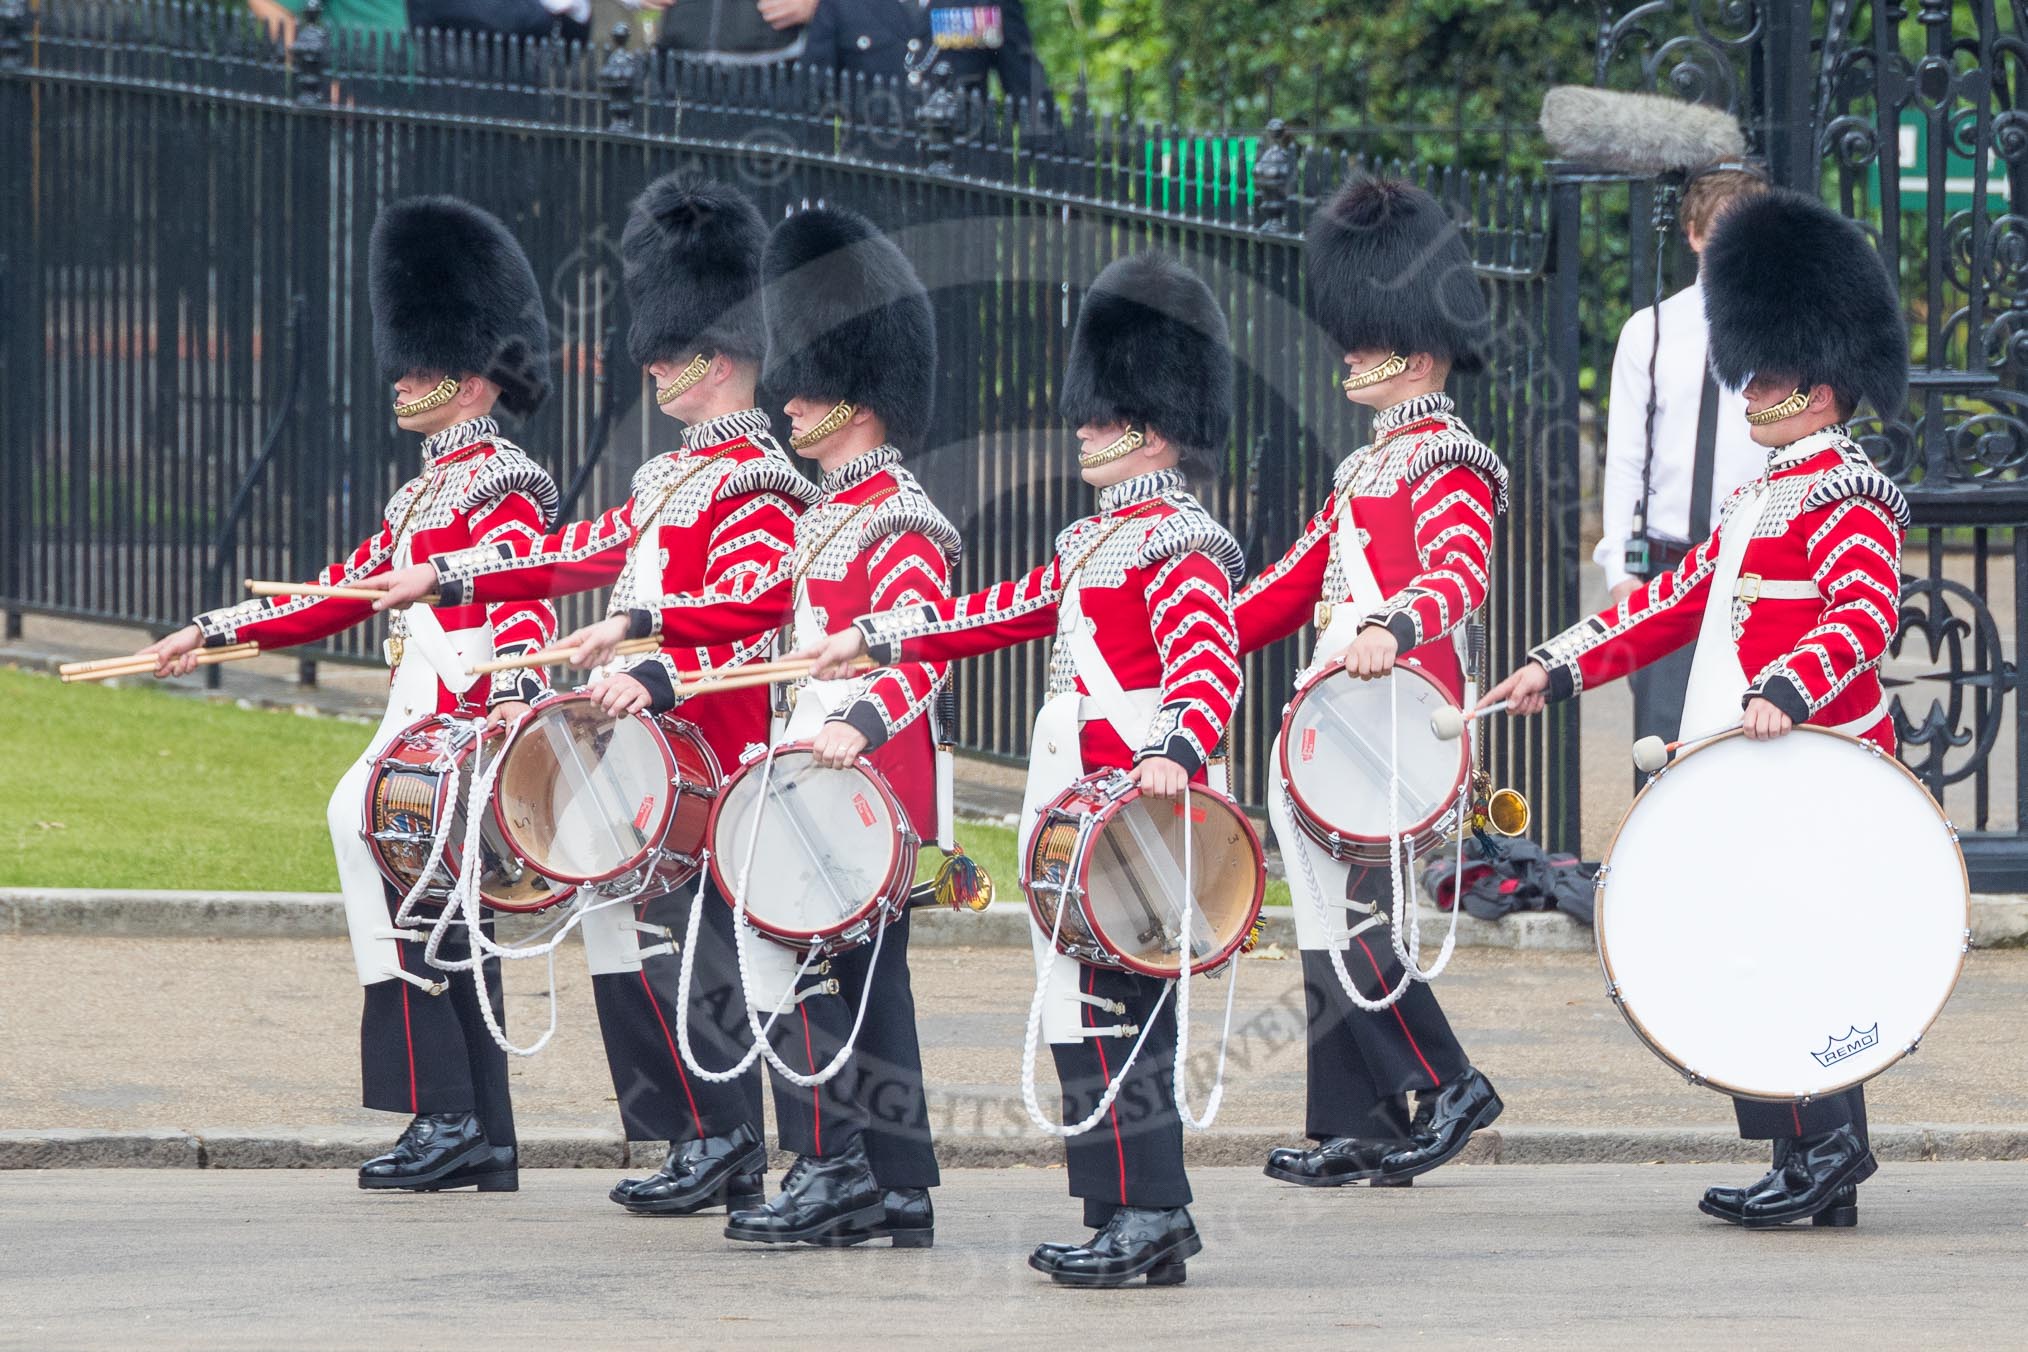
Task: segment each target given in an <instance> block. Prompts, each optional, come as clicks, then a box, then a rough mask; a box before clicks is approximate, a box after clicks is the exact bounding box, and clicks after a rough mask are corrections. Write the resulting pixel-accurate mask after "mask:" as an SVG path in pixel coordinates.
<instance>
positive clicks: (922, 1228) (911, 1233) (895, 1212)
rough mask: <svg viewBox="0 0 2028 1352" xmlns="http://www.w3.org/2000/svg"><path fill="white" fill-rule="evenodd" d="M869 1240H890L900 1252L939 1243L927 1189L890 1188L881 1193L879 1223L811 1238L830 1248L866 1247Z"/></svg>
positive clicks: (935, 1218) (814, 1242)
mask: <svg viewBox="0 0 2028 1352" xmlns="http://www.w3.org/2000/svg"><path fill="white" fill-rule="evenodd" d="M869 1239H887V1240H892V1241H893V1242H894V1247H895V1248H897V1249H927V1248H929V1247H930V1246H931V1245H932V1244H935V1243H936V1239H937V1216H936V1209H935V1208H934V1207H932V1206H931V1205H930V1195H929V1189H928V1188H889V1189H887V1191H886V1192H884V1193H882V1194H881V1198H880V1223H879V1224H877V1225H872V1226H868V1227H867V1228H865V1229H863V1230H860V1229H852V1230H840V1231H837V1232H836V1233H834V1234H829V1235H824V1236H822V1237H821V1238H817V1239H812V1240H811V1241H810V1243H812V1244H816V1245H820V1246H822V1247H824V1248H827V1249H843V1248H847V1247H849V1246H851V1245H853V1244H864V1243H865V1242H866V1241H867V1240H869Z"/></svg>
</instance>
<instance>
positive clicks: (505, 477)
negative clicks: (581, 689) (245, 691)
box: [195, 418, 557, 713]
mask: <svg viewBox="0 0 2028 1352" xmlns="http://www.w3.org/2000/svg"><path fill="white" fill-rule="evenodd" d="M556 504H557V495H556V484H555V482H554V481H553V480H551V478H550V477H549V474H548V472H547V471H545V470H544V469H543V468H542V467H541V466H539V465H537V464H536V463H535V462H534V461H533V460H531V459H529V457H528V455H527V454H526V453H525V452H523V451H522V450H521V449H520V448H519V447H518V446H515V445H514V444H513V443H512V442H509V441H507V440H505V439H504V438H502V437H501V435H500V429H499V426H498V424H496V423H495V422H494V421H493V420H492V419H491V418H472V419H469V420H467V421H465V422H461V423H459V424H457V425H456V426H455V427H449V428H446V429H444V430H443V431H441V432H438V433H437V434H436V435H434V436H432V437H430V438H429V439H428V440H427V441H425V442H424V443H423V472H422V473H421V474H419V475H417V476H416V477H415V478H413V479H410V480H409V481H408V482H407V483H405V484H403V485H402V486H401V487H400V488H399V489H397V490H396V491H395V494H394V496H393V497H392V498H389V499H388V502H387V509H386V511H385V513H384V514H383V519H382V521H381V526H380V530H379V531H378V532H377V533H376V534H374V535H373V536H372V537H371V538H369V539H367V540H364V541H362V542H361V543H360V545H359V547H358V548H357V549H355V550H353V551H352V553H351V555H350V556H349V557H347V558H346V559H345V560H344V561H343V562H340V563H334V564H332V565H331V566H330V567H328V568H326V569H324V571H323V572H321V573H319V574H318V575H317V577H316V579H315V580H316V581H317V582H319V583H321V584H323V585H325V586H347V585H350V584H352V583H356V582H358V581H360V580H361V579H362V578H368V577H372V576H374V575H375V574H377V573H384V572H387V571H389V570H390V569H392V568H393V567H394V566H395V564H396V561H397V557H398V556H400V555H405V556H406V557H405V558H402V559H401V562H404V563H406V562H416V563H420V562H423V561H425V560H428V559H431V558H433V557H435V556H436V555H439V554H443V553H448V552H453V551H460V550H468V549H473V548H481V549H485V550H487V551H489V552H492V553H495V554H510V555H511V554H519V553H525V552H526V551H527V550H528V549H529V547H530V546H531V545H532V544H533V543H534V542H535V541H537V540H539V539H540V538H541V537H542V532H543V530H544V529H545V528H546V527H547V526H548V524H549V520H550V517H551V516H552V514H553V513H554V512H555V511H556ZM373 614H374V612H373V605H372V602H370V601H355V600H346V599H343V598H338V597H327V596H278V597H269V598H264V599H261V600H254V601H246V602H242V603H241V604H239V605H236V606H227V607H225V608H224V609H221V610H213V611H207V612H206V613H204V614H202V615H199V616H198V617H197V619H196V621H195V623H196V625H197V627H198V628H199V629H200V630H201V631H203V634H204V642H205V646H206V647H219V646H222V645H225V644H229V643H258V644H260V645H261V647H262V648H264V649H265V648H286V647H291V646H294V645H296V644H301V643H314V642H316V641H317V640H318V639H322V638H328V637H329V636H331V635H332V634H335V633H337V632H339V631H340V630H342V629H349V628H351V627H352V626H353V625H355V624H358V623H360V622H361V621H362V620H368V619H371V618H373ZM436 618H437V621H438V622H439V623H440V624H441V625H442V626H443V628H444V629H445V630H447V631H452V632H456V631H458V630H465V629H476V628H478V627H479V626H481V625H489V626H491V628H492V630H493V652H494V654H495V656H499V657H514V656H518V655H520V654H523V653H529V652H534V651H535V650H536V649H538V648H541V647H543V646H544V645H545V644H547V643H549V642H550V641H551V640H552V639H554V638H555V636H556V612H555V611H554V610H553V609H552V608H551V607H549V606H548V605H545V604H543V603H541V602H537V601H526V600H514V601H506V602H501V603H498V604H487V603H483V602H476V601H472V600H469V599H467V600H465V601H463V602H461V603H459V604H445V605H440V606H438V607H437V609H436ZM388 622H389V629H390V632H391V633H392V634H393V636H394V637H395V638H397V639H400V638H402V637H404V636H405V635H406V633H407V623H408V622H407V617H406V616H403V615H401V614H399V613H397V614H394V615H391V616H389V621H388ZM548 688H549V684H548V681H547V680H546V679H545V678H544V677H543V675H542V673H541V672H540V671H539V670H537V671H525V672H514V673H507V672H503V673H500V674H498V675H495V676H491V677H486V676H482V677H480V678H479V679H478V680H477V681H476V682H475V683H474V684H473V685H472V686H471V688H470V689H468V690H467V691H466V692H465V693H464V694H463V695H462V696H460V695H458V694H456V693H455V692H453V691H452V690H451V689H450V688H449V687H447V686H445V685H444V684H443V683H442V682H441V681H439V682H438V684H437V710H438V712H440V713H451V712H454V711H457V710H459V709H465V710H471V709H477V708H484V707H486V706H488V705H491V704H499V703H503V702H505V701H508V700H532V699H535V698H538V697H539V696H541V695H542V694H543V693H544V692H545V691H546V690H547V689H548Z"/></svg>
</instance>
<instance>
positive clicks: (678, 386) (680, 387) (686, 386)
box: [655, 352, 717, 406]
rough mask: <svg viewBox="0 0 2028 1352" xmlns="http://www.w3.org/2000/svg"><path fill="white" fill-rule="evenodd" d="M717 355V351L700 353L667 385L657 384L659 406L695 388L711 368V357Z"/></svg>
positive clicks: (656, 391)
mask: <svg viewBox="0 0 2028 1352" xmlns="http://www.w3.org/2000/svg"><path fill="white" fill-rule="evenodd" d="M716 355H717V354H716V353H712V352H700V353H698V354H697V355H696V356H694V357H692V358H691V359H690V364H689V365H688V366H686V367H684V368H683V369H682V370H680V371H678V372H677V373H676V375H675V377H674V378H673V379H671V380H670V382H669V383H668V384H667V385H657V386H656V387H655V403H656V404H657V406H660V405H663V404H667V403H668V402H669V401H670V400H672V399H680V398H682V397H683V396H684V395H685V394H688V393H689V392H690V391H691V390H693V389H695V388H696V387H697V382H698V381H700V380H702V379H704V373H705V372H706V371H709V370H710V369H711V359H712V358H713V357H714V356H716Z"/></svg>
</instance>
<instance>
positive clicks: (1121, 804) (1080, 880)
mask: <svg viewBox="0 0 2028 1352" xmlns="http://www.w3.org/2000/svg"><path fill="white" fill-rule="evenodd" d="M1115 773H1117V771H1113V770H1101V771H1098V772H1097V773H1096V774H1092V775H1086V776H1085V777H1084V778H1083V779H1080V780H1078V781H1077V782H1076V783H1074V784H1072V785H1071V786H1070V787H1069V788H1067V789H1065V790H1064V791H1063V792H1062V793H1060V794H1058V795H1057V796H1056V797H1055V798H1053V799H1051V800H1050V802H1049V805H1048V807H1045V808H1044V809H1043V811H1044V812H1047V811H1049V809H1050V808H1054V807H1057V806H1059V805H1060V804H1062V803H1063V802H1064V801H1065V800H1066V799H1069V798H1072V797H1079V798H1082V797H1099V795H1097V794H1096V793H1094V792H1092V789H1091V787H1088V786H1091V785H1092V784H1093V781H1095V780H1097V779H1098V778H1100V777H1102V776H1104V775H1109V774H1115ZM1190 793H1191V796H1192V797H1193V798H1195V797H1205V798H1210V799H1214V800H1216V801H1217V802H1218V803H1219V804H1221V805H1222V806H1224V807H1225V808H1227V809H1228V810H1229V811H1230V812H1231V813H1232V816H1233V818H1234V819H1235V820H1236V821H1238V822H1239V824H1240V828H1241V830H1243V831H1244V832H1245V833H1246V838H1247V841H1248V842H1249V843H1250V844H1251V845H1252V846H1253V857H1254V860H1255V862H1256V863H1257V864H1260V863H1261V862H1262V861H1263V860H1264V857H1265V856H1264V852H1263V851H1262V849H1261V843H1260V832H1258V831H1256V830H1254V829H1253V822H1252V820H1251V819H1250V818H1248V817H1247V815H1246V814H1245V813H1244V812H1241V811H1240V810H1239V805H1238V804H1237V803H1235V802H1233V800H1232V799H1231V798H1230V797H1228V796H1227V795H1225V794H1222V793H1220V792H1219V791H1218V790H1217V789H1214V788H1212V787H1211V786H1210V785H1208V784H1192V785H1191V786H1190ZM1140 796H1141V790H1140V787H1139V786H1138V785H1136V786H1135V787H1134V788H1132V789H1131V790H1129V791H1128V792H1126V793H1122V794H1120V795H1118V796H1116V797H1113V798H1110V799H1109V800H1106V801H1101V802H1100V803H1099V804H1098V806H1097V808H1096V809H1095V810H1093V811H1092V812H1090V813H1087V814H1084V815H1085V816H1087V817H1088V818H1089V819H1090V825H1089V826H1088V827H1087V826H1085V825H1084V824H1083V823H1082V822H1081V823H1079V830H1078V838H1077V843H1076V845H1075V846H1074V847H1073V851H1072V854H1071V859H1070V862H1071V886H1072V888H1074V889H1075V894H1076V900H1077V908H1078V913H1079V914H1081V915H1082V916H1083V917H1084V923H1085V928H1087V929H1089V930H1090V931H1091V933H1092V937H1093V938H1095V939H1097V940H1098V942H1099V943H1100V945H1102V946H1103V947H1104V949H1105V951H1106V954H1107V957H1108V959H1109V961H1108V962H1107V963H1106V965H1108V966H1113V967H1117V968H1119V969H1121V970H1123V971H1128V972H1138V973H1139V974H1141V975H1142V976H1152V977H1161V978H1174V977H1175V976H1176V970H1177V969H1176V968H1174V967H1170V966H1165V965H1161V964H1156V963H1148V962H1142V961H1140V960H1139V959H1138V958H1132V957H1129V956H1127V954H1126V953H1125V952H1123V951H1122V950H1121V949H1120V947H1119V945H1118V944H1117V943H1116V942H1115V941H1114V940H1113V938H1112V936H1111V935H1110V934H1108V933H1106V928H1105V926H1104V925H1101V924H1100V923H1099V920H1098V917H1097V915H1095V914H1094V913H1093V911H1092V909H1091V844H1092V842H1093V841H1095V840H1097V839H1098V838H1099V835H1100V834H1101V833H1102V832H1103V831H1104V830H1105V829H1106V825H1107V823H1108V822H1110V821H1111V820H1112V819H1113V818H1114V817H1115V816H1116V815H1118V813H1119V812H1120V810H1121V809H1123V808H1125V807H1126V806H1127V804H1129V803H1131V802H1134V801H1135V800H1136V799H1138V798H1139V797H1140ZM1024 890H1025V889H1024ZM1266 899H1267V873H1266V871H1265V868H1264V866H1263V867H1256V868H1255V870H1254V877H1253V900H1252V902H1251V903H1250V904H1249V905H1248V906H1247V908H1246V911H1245V915H1246V923H1245V924H1243V925H1241V926H1240V927H1239V929H1238V932H1237V933H1236V934H1234V936H1233V938H1232V940H1231V941H1230V942H1229V943H1227V944H1226V945H1224V946H1223V947H1222V948H1220V949H1219V951H1218V952H1217V954H1216V955H1214V956H1212V957H1209V958H1205V959H1204V960H1202V961H1201V962H1193V963H1192V964H1191V965H1190V975H1192V976H1208V975H1210V974H1212V973H1214V972H1219V971H1223V970H1224V969H1225V968H1226V967H1227V966H1229V965H1231V963H1232V962H1233V961H1234V960H1235V959H1236V958H1237V957H1238V955H1239V950H1240V948H1241V947H1242V946H1243V945H1244V944H1245V943H1246V936H1247V934H1248V932H1249V931H1251V930H1252V929H1253V924H1254V921H1255V920H1257V919H1259V918H1260V910H1261V905H1262V903H1263V902H1264V901H1266ZM1028 905H1029V909H1030V912H1031V914H1032V913H1033V910H1034V906H1035V897H1034V894H1033V893H1032V892H1030V893H1029V897H1028ZM1198 909H1201V908H1198ZM1067 956H1073V957H1074V956H1076V955H1075V954H1069V955H1067Z"/></svg>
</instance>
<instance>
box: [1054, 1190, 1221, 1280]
mask: <svg viewBox="0 0 2028 1352" xmlns="http://www.w3.org/2000/svg"><path fill="white" fill-rule="evenodd" d="M1203 1248H1204V1241H1203V1240H1202V1239H1200V1238H1198V1235H1197V1226H1196V1225H1195V1224H1194V1223H1193V1222H1192V1221H1191V1219H1190V1213H1189V1212H1188V1211H1187V1210H1185V1209H1184V1208H1182V1207H1180V1206H1178V1207H1144V1206H1123V1207H1121V1208H1120V1209H1119V1210H1117V1211H1115V1212H1114V1213H1113V1218H1112V1219H1111V1220H1110V1221H1107V1222H1106V1227H1105V1229H1103V1230H1101V1231H1099V1232H1098V1233H1097V1234H1095V1235H1093V1236H1092V1237H1091V1241H1090V1242H1089V1243H1087V1244H1086V1245H1085V1246H1084V1247H1083V1248H1081V1249H1071V1250H1069V1251H1068V1252H1065V1253H1061V1254H1058V1255H1056V1256H1055V1257H1054V1258H1053V1259H1051V1260H1047V1266H1043V1265H1042V1264H1038V1263H1036V1258H1038V1257H1040V1256H1041V1255H1040V1251H1039V1250H1038V1251H1037V1253H1036V1254H1035V1255H1033V1256H1031V1257H1030V1258H1029V1260H1028V1261H1029V1263H1030V1264H1031V1265H1034V1266H1037V1267H1040V1268H1041V1270H1042V1271H1045V1272H1047V1273H1048V1274H1049V1275H1050V1277H1051V1279H1052V1280H1054V1281H1057V1282H1061V1283H1062V1284H1063V1285H1065V1286H1125V1285H1126V1284H1127V1283H1128V1282H1130V1281H1132V1280H1133V1279H1134V1278H1136V1277H1138V1276H1140V1275H1142V1274H1143V1273H1146V1274H1147V1277H1148V1285H1150V1286H1181V1285H1182V1284H1183V1282H1184V1280H1185V1278H1186V1276H1187V1275H1188V1274H1187V1272H1186V1271H1185V1267H1184V1260H1186V1259H1188V1258H1190V1257H1191V1256H1192V1255H1194V1254H1196V1253H1198V1252H1200V1251H1201V1250H1202V1249H1203Z"/></svg>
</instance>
